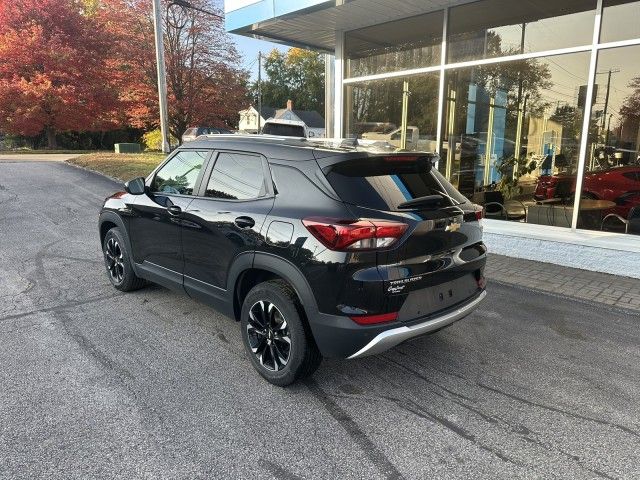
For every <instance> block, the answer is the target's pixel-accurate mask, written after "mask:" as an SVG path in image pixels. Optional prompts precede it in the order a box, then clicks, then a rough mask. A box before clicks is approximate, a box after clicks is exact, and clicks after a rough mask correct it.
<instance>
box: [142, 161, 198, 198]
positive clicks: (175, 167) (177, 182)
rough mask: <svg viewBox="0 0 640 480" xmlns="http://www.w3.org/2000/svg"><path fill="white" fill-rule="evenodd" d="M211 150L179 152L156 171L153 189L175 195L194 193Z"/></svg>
mask: <svg viewBox="0 0 640 480" xmlns="http://www.w3.org/2000/svg"><path fill="white" fill-rule="evenodd" d="M208 154H209V152H205V151H203V152H193V151H184V152H178V153H177V154H176V155H175V156H174V157H173V158H172V159H171V160H169V162H168V163H167V164H166V165H165V166H164V167H162V168H161V169H160V170H159V171H158V173H156V176H155V178H154V179H153V183H152V184H151V190H152V191H153V192H160V193H166V194H170V195H171V194H173V195H193V188H194V187H195V185H196V180H197V179H198V174H199V173H200V170H201V169H202V165H203V164H204V161H205V160H206V158H207V155H208Z"/></svg>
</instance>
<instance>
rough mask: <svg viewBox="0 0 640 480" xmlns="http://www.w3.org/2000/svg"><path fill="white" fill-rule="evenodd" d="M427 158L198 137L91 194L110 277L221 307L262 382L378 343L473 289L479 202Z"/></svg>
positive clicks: (480, 294) (437, 323) (423, 329)
mask: <svg viewBox="0 0 640 480" xmlns="http://www.w3.org/2000/svg"><path fill="white" fill-rule="evenodd" d="M351 143H352V142H351ZM435 159H436V157H435V156H434V155H433V154H427V153H419V154H407V153H401V154H398V153H390V152H382V153H380V152H377V151H372V150H370V149H363V148H362V147H358V146H353V147H349V146H348V144H347V143H338V144H336V145H331V144H329V142H326V143H324V144H323V143H320V142H310V141H308V140H306V139H294V138H291V139H283V138H279V137H269V136H266V135H265V136H251V135H248V136H240V135H234V136H215V135H212V136H207V137H201V138H200V139H198V140H197V141H195V142H191V143H189V144H187V145H186V146H182V147H180V148H178V149H177V150H176V151H175V152H174V153H173V154H172V155H170V156H169V157H168V158H167V159H166V161H165V162H163V163H162V164H161V165H160V166H158V168H156V170H155V171H154V172H152V173H151V174H150V175H149V176H148V177H147V178H146V179H144V178H137V179H134V180H132V181H130V182H128V183H127V184H125V190H126V191H125V192H120V193H116V194H115V195H113V196H111V197H110V198H108V199H107V200H106V201H105V204H104V206H103V208H102V211H101V214H100V219H99V233H100V241H101V245H102V250H103V253H104V260H105V265H106V270H107V274H108V277H109V280H110V281H111V283H112V284H113V286H114V287H115V288H116V289H118V290H122V291H128V290H134V289H137V288H141V287H143V286H144V284H145V282H146V281H151V282H154V283H158V284H160V285H164V286H165V287H168V288H172V289H175V290H176V291H180V292H183V293H187V294H188V295H189V296H191V297H193V298H196V299H199V300H201V301H203V302H205V303H208V304H210V305H212V306H214V307H215V308H217V309H218V310H220V311H222V312H224V313H225V314H227V315H229V316H230V317H232V318H235V319H236V320H237V321H239V323H240V334H241V336H242V340H243V342H244V346H245V350H246V353H247V355H248V357H249V359H250V361H251V363H252V365H253V367H254V368H255V369H256V370H257V371H258V372H259V373H260V375H262V376H263V377H264V378H265V379H266V380H267V381H269V382H271V383H273V384H276V385H281V386H284V385H288V384H290V383H292V382H294V381H296V380H298V379H301V378H304V377H306V376H309V375H311V374H312V373H313V371H314V370H315V369H316V368H317V367H318V365H319V364H320V361H321V359H322V358H323V357H338V358H349V359H352V358H359V357H363V356H367V355H374V354H378V353H381V352H383V351H385V350H387V349H389V348H392V347H393V346H395V345H398V344H399V343H401V342H403V341H405V340H408V339H410V338H413V337H416V336H419V335H424V334H427V333H432V332H435V331H437V330H440V329H442V328H444V327H446V326H448V325H451V324H452V323H454V322H455V321H457V320H460V319H461V318H463V317H465V316H466V315H468V314H469V313H471V312H472V311H473V310H474V309H475V308H476V307H477V306H478V304H479V303H480V302H481V301H482V299H483V298H484V297H485V296H486V292H485V279H484V275H483V272H484V267H485V262H486V251H487V249H486V247H485V245H484V243H483V241H482V225H481V221H480V220H481V218H482V210H481V209H480V208H479V207H478V206H477V205H474V204H473V203H471V202H470V201H468V200H467V199H466V198H465V197H463V196H462V195H461V194H460V193H459V192H458V191H456V189H455V188H453V186H451V184H450V183H449V182H447V180H446V179H445V178H444V177H443V176H442V175H441V174H440V173H439V172H438V171H437V170H436V169H435V168H434V167H433V166H432V165H433V161H434V160H435Z"/></svg>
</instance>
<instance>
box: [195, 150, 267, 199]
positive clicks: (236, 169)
mask: <svg viewBox="0 0 640 480" xmlns="http://www.w3.org/2000/svg"><path fill="white" fill-rule="evenodd" d="M265 193H266V189H265V185H264V171H263V169H262V158H261V157H258V156H256V155H247V154H243V153H229V152H222V153H220V154H219V155H218V160H216V163H215V166H214V167H213V172H211V178H210V179H209V183H208V184H207V190H206V193H205V195H206V196H207V197H213V198H224V199H228V200H249V199H252V198H258V197H263V196H264V195H265Z"/></svg>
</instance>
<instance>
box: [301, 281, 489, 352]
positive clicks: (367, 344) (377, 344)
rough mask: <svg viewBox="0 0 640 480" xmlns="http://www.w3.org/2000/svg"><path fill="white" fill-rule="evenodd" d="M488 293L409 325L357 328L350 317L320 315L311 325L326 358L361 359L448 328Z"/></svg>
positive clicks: (398, 323)
mask: <svg viewBox="0 0 640 480" xmlns="http://www.w3.org/2000/svg"><path fill="white" fill-rule="evenodd" d="M486 295H487V294H486V291H484V290H482V291H479V292H478V293H477V294H476V295H474V296H472V297H471V298H469V299H467V300H466V301H464V302H461V303H459V304H457V305H454V306H452V307H451V308H448V309H446V310H443V311H441V312H437V313H435V314H432V315H428V316H425V317H419V318H416V319H414V320H411V321H407V322H394V323H391V324H381V325H358V324H356V323H355V322H354V321H353V320H351V319H350V318H349V317H346V316H337V315H327V314H323V313H317V314H316V315H309V324H310V326H311V331H312V332H313V336H314V339H315V342H316V344H317V345H318V348H319V349H320V352H321V353H322V355H323V356H325V357H334V358H348V359H352V358H360V357H365V356H368V355H375V354H378V353H381V352H383V351H385V350H388V349H390V348H392V347H394V346H396V345H398V344H400V343H402V342H404V341H405V340H408V339H410V338H413V337H417V336H419V335H424V334H427V333H430V332H433V331H435V330H438V329H440V328H443V327H446V326H447V325H450V324H452V323H454V322H456V321H458V320H460V319H462V318H464V317H466V316H467V315H469V314H470V313H471V312H473V310H474V309H475V308H476V307H477V306H478V304H480V302H481V301H482V300H483V299H484V298H485V297H486Z"/></svg>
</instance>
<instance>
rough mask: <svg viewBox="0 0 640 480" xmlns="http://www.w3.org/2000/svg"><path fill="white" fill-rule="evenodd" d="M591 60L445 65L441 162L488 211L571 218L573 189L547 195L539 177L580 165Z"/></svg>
mask: <svg viewBox="0 0 640 480" xmlns="http://www.w3.org/2000/svg"><path fill="white" fill-rule="evenodd" d="M588 65H589V54H588V53H578V54H573V55H565V56H556V57H548V58H538V59H529V60H519V61H514V62H508V63H502V64H494V65H484V66H477V67H470V68H465V69H453V70H450V71H449V72H447V77H446V95H447V96H446V102H445V107H446V110H445V115H444V125H443V145H442V149H441V156H442V161H441V162H440V166H439V168H440V170H441V171H442V172H443V173H444V174H445V176H446V177H447V178H449V179H450V181H451V183H453V184H454V185H455V186H456V187H457V188H458V189H459V190H460V191H461V192H462V193H463V194H464V195H466V196H467V197H468V198H471V199H473V200H474V201H475V202H476V203H479V204H482V205H485V209H486V214H487V216H488V217H494V218H499V219H507V220H518V221H525V220H526V221H528V222H532V223H544V224H552V225H558V226H569V225H570V223H571V213H570V212H568V211H566V209H565V207H567V208H570V201H569V197H570V196H571V194H570V192H562V191H558V192H554V193H553V195H552V198H547V194H546V191H545V189H544V188H543V187H542V186H541V185H540V183H541V181H543V180H544V178H546V177H548V176H552V175H570V174H572V173H573V174H575V172H576V170H577V166H578V156H579V146H580V133H581V127H582V118H583V111H584V102H583V101H582V100H581V99H582V98H584V95H581V91H584V89H585V88H586V87H585V85H586V83H587V76H588ZM536 200H539V201H544V202H543V204H542V205H536ZM547 200H553V201H552V202H547ZM547 203H557V204H558V206H561V207H560V208H561V210H559V211H555V212H554V211H552V209H553V207H549V206H548V205H547ZM565 204H566V205H565Z"/></svg>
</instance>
